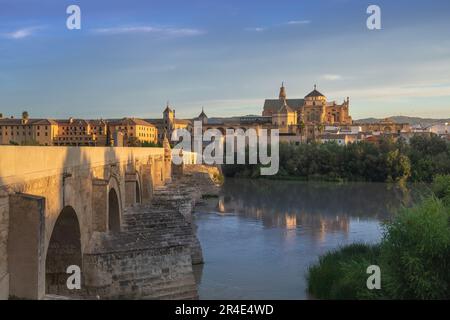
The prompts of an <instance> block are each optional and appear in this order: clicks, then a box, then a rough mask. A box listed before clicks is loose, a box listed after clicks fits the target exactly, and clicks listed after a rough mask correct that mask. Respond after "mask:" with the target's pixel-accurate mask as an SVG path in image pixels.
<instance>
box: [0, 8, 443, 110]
mask: <svg viewBox="0 0 450 320" xmlns="http://www.w3.org/2000/svg"><path fill="white" fill-rule="evenodd" d="M70 4H77V5H79V6H80V8H81V12H82V19H81V20H82V29H81V30H68V29H67V28H66V19H67V17H68V15H67V14H66V8H67V6H68V5H70ZM370 4H377V5H379V6H380V7H381V14H382V30H376V31H370V30H368V29H367V28H366V19H367V17H368V15H367V14H366V9H367V7H368V6H369V5H370ZM281 81H285V83H286V87H287V94H288V97H290V98H299V97H303V96H305V95H306V94H307V93H308V92H309V91H311V89H312V87H313V85H314V84H317V86H318V89H319V90H320V91H321V92H322V93H324V94H325V95H326V96H327V97H328V99H329V100H337V101H338V102H340V101H342V100H343V99H344V98H345V97H347V96H349V97H350V102H351V114H352V115H353V118H355V119H357V118H362V117H369V116H374V117H383V116H390V115H411V116H423V117H450V1H448V0H429V1H425V0H420V1H406V0H396V1H387V0H384V1H364V0H327V1H325V0H319V1H317V0H315V1H313V0H308V1H300V0H296V1H291V0H286V1H275V0H272V1H264V0H259V1H256V0H255V1H254V0H247V1H243V0H227V1H225V0H222V1H217V0H216V1H215V0H184V1H171V0H165V1H148V0H146V1H144V0H128V1H113V0H109V1H103V0H95V1H92V0H83V1H75V0H73V1H65V0H39V1H32V0H0V112H1V113H3V114H4V115H16V116H17V115H19V114H20V113H21V111H22V110H28V111H29V113H30V114H31V116H32V117H52V118H60V117H69V116H75V117H85V118H99V117H103V118H108V117H123V116H136V117H160V116H161V112H162V110H163V109H164V106H165V104H166V101H167V100H169V101H170V103H171V104H172V105H173V106H174V108H175V109H176V111H177V116H178V117H192V116H195V115H197V114H198V113H199V112H200V111H201V108H202V106H203V107H204V108H205V111H206V113H207V114H208V115H209V116H228V115H245V114H260V113H261V110H262V105H263V102H264V99H265V98H274V97H276V96H277V95H278V88H279V86H280V84H281Z"/></svg>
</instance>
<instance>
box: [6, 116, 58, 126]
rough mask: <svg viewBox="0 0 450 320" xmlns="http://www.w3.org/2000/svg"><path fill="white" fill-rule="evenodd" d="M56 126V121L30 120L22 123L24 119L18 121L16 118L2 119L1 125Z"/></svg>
mask: <svg viewBox="0 0 450 320" xmlns="http://www.w3.org/2000/svg"><path fill="white" fill-rule="evenodd" d="M22 124H23V125H26V126H30V125H52V124H54V125H56V124H57V122H56V121H55V120H51V119H28V120H27V122H26V123H22V119H21V118H19V119H16V118H2V119H0V125H5V126H6V125H13V126H19V125H22Z"/></svg>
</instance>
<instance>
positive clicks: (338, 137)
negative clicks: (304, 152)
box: [319, 133, 361, 146]
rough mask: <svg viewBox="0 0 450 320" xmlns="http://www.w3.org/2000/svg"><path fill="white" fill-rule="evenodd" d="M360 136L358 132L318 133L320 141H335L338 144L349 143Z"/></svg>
mask: <svg viewBox="0 0 450 320" xmlns="http://www.w3.org/2000/svg"><path fill="white" fill-rule="evenodd" d="M360 138H361V136H360V135H358V134H348V133H337V134H332V133H324V134H322V135H320V137H319V139H320V142H321V143H330V142H333V143H336V144H338V145H341V146H343V145H347V144H349V143H354V142H358V141H360Z"/></svg>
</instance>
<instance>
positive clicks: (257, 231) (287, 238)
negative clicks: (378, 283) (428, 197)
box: [195, 179, 415, 299]
mask: <svg viewBox="0 0 450 320" xmlns="http://www.w3.org/2000/svg"><path fill="white" fill-rule="evenodd" d="M412 194H413V192H411V191H408V190H405V189H401V188H399V187H396V186H395V185H390V184H384V183H345V184H337V183H322V182H298V181H271V180H245V179H227V180H226V182H225V184H224V185H223V187H222V190H221V194H220V196H219V198H218V199H209V200H208V201H207V204H205V205H203V206H200V207H198V208H197V209H196V213H195V223H196V225H197V234H198V237H199V239H200V242H201V245H202V248H203V255H204V259H205V264H204V265H203V266H200V267H196V273H197V278H198V279H197V281H198V286H199V295H200V299H307V298H308V295H307V292H306V287H307V283H306V278H305V275H306V271H307V269H308V266H309V265H311V264H312V263H314V262H316V261H317V259H318V257H319V256H320V255H321V254H323V253H325V252H327V251H328V250H332V249H335V248H338V247H340V246H343V245H346V244H350V243H353V242H366V243H374V242H378V241H379V240H380V239H381V237H382V222H383V221H385V220H387V219H389V218H390V217H392V215H393V214H395V212H396V210H397V209H398V208H399V207H400V206H401V205H409V204H410V203H411V201H412V200H411V199H412V198H415V197H414V196H413V195H412Z"/></svg>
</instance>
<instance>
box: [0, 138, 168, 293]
mask: <svg viewBox="0 0 450 320" xmlns="http://www.w3.org/2000/svg"><path fill="white" fill-rule="evenodd" d="M167 155H168V153H167V150H166V151H165V150H164V148H113V147H105V148H103V147H28V146H0V299H2V298H7V297H8V296H9V295H14V294H15V293H17V292H18V293H20V295H21V297H24V298H33V299H35V298H42V297H43V295H44V293H45V288H43V285H42V284H43V283H45V281H44V280H43V279H46V278H47V284H46V286H47V289H48V288H49V283H48V282H49V279H53V278H54V279H56V280H55V281H58V273H57V272H56V270H55V272H54V273H53V274H51V277H50V278H49V276H48V272H49V268H48V266H47V268H46V263H45V261H46V257H47V258H48V254H47V253H48V251H49V246H50V247H53V242H55V241H56V243H55V246H54V247H57V246H64V245H66V244H64V243H62V242H61V243H58V241H59V240H58V239H56V240H55V239H54V237H53V236H54V235H55V233H54V229H55V228H56V227H55V225H56V224H57V222H58V221H59V220H60V219H59V218H60V216H61V213H62V212H63V211H67V210H69V209H70V212H72V213H73V215H72V216H70V215H69V214H68V215H67V216H68V217H69V218H70V219H69V220H70V221H75V222H76V224H78V225H79V229H80V230H79V233H80V236H79V238H80V242H81V243H80V246H81V253H83V252H84V250H85V249H86V248H87V247H88V246H89V241H90V239H91V238H92V235H93V233H95V232H113V231H117V230H119V231H120V228H121V223H122V219H123V217H122V214H123V211H124V208H125V207H126V206H129V205H133V204H135V203H139V202H149V201H150V200H151V198H152V194H153V190H154V187H155V186H158V185H163V184H164V183H166V182H167V181H170V179H171V175H172V173H171V165H170V162H169V161H170V157H168V156H167ZM33 197H35V198H33ZM21 198H24V199H25V200H27V201H28V202H29V203H30V204H29V205H26V206H25V205H19V204H18V203H19V202H22V200H21ZM23 202H24V201H23ZM34 202H36V203H34ZM41 202H43V205H40V203H41ZM24 203H25V202H24ZM68 208H69V209H68ZM12 211H14V212H12ZM11 216H13V219H10V218H11ZM41 216H43V221H41V222H39V223H40V225H39V226H34V227H30V228H29V229H30V230H32V231H33V233H29V234H24V235H23V236H21V232H20V231H18V230H19V229H18V228H16V227H17V226H20V224H24V223H25V224H26V223H29V221H34V220H36V219H37V217H41ZM33 217H35V218H33ZM33 219H34V220H33ZM10 221H13V223H14V225H11V223H10ZM36 221H37V220H36ZM39 221H40V220H39ZM58 223H62V222H61V221H59V222H58ZM11 231H12V232H13V233H12V234H11V237H9V233H10V232H11ZM59 233H61V232H59ZM31 238H33V239H38V243H36V245H35V246H30V245H29V244H30V243H32V241H31V240H30V239H31ZM27 239H28V240H27ZM20 241H25V242H23V243H20ZM26 241H28V242H26ZM34 241H36V240H34ZM50 244H52V245H50ZM71 245H73V244H71ZM17 247H19V248H21V247H27V248H28V249H30V250H31V251H29V252H27V253H26V256H29V257H30V261H25V262H24V260H23V257H22V256H18V255H17V250H15V248H17ZM21 254H23V253H21ZM52 261H53V260H52ZM46 270H47V274H46ZM51 272H53V271H51ZM58 272H59V273H60V272H61V270H59V271H58ZM11 273H13V274H11ZM24 274H29V275H31V277H35V278H36V279H39V283H38V284H39V286H37V285H36V286H33V287H32V288H22V289H21V290H19V291H14V290H16V289H15V288H18V287H19V286H18V283H17V281H19V280H18V279H20V278H21V277H22V276H23V275H24ZM53 285H54V287H55V288H56V287H58V286H59V285H60V284H59V283H54V284H53ZM11 290H12V291H11Z"/></svg>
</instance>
